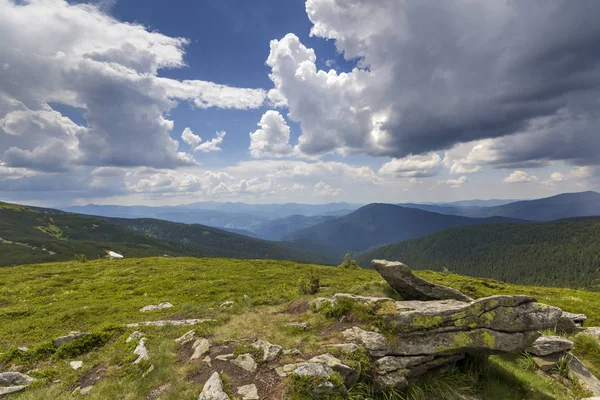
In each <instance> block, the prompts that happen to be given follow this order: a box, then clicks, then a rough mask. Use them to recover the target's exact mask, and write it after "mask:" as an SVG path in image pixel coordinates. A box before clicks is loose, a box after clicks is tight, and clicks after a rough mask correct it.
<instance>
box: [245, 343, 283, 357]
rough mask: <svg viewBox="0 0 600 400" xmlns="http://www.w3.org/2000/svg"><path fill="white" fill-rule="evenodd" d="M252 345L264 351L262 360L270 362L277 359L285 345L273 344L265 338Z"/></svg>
mask: <svg viewBox="0 0 600 400" xmlns="http://www.w3.org/2000/svg"><path fill="white" fill-rule="evenodd" d="M252 347H255V348H257V349H261V350H262V351H263V358H262V361H265V362H268V361H273V360H274V359H276V358H277V357H278V356H279V355H280V354H281V352H282V350H283V347H281V346H279V345H277V344H271V343H269V342H267V341H265V340H257V341H256V342H254V343H252Z"/></svg>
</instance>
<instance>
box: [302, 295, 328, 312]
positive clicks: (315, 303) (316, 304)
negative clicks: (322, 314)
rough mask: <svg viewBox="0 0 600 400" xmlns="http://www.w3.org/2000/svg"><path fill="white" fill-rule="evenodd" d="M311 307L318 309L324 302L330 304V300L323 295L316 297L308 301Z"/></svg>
mask: <svg viewBox="0 0 600 400" xmlns="http://www.w3.org/2000/svg"><path fill="white" fill-rule="evenodd" d="M308 304H309V305H310V306H311V307H312V308H314V309H316V310H320V309H321V308H322V307H323V306H324V305H325V304H331V300H330V299H327V298H325V297H317V298H316V299H314V300H312V301H310V302H309V303H308Z"/></svg>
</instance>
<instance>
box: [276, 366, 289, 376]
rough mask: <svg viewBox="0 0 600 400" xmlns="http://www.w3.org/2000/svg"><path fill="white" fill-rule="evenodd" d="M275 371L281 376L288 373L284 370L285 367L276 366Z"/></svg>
mask: <svg viewBox="0 0 600 400" xmlns="http://www.w3.org/2000/svg"><path fill="white" fill-rule="evenodd" d="M275 373H276V374H277V375H278V376H279V377H280V378H285V377H286V376H287V374H286V373H285V371H284V370H283V367H277V368H275Z"/></svg>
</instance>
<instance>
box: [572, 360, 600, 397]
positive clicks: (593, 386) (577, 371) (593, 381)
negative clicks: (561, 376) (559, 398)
mask: <svg viewBox="0 0 600 400" xmlns="http://www.w3.org/2000/svg"><path fill="white" fill-rule="evenodd" d="M568 356H569V375H574V376H575V377H577V379H579V381H580V382H582V383H583V384H584V385H585V386H586V387H587V388H588V389H589V390H590V392H592V394H593V395H594V396H600V380H598V378H596V377H595V376H594V375H593V374H592V373H591V372H590V370H589V369H588V368H587V367H586V366H585V365H583V363H582V362H581V361H580V360H579V359H578V358H577V357H575V356H574V355H573V354H571V353H568Z"/></svg>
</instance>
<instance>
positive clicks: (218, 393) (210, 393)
mask: <svg viewBox="0 0 600 400" xmlns="http://www.w3.org/2000/svg"><path fill="white" fill-rule="evenodd" d="M198 400H229V396H227V393H225V391H224V390H223V382H222V381H221V377H220V376H219V373H218V372H215V373H213V374H212V375H211V377H210V378H209V379H208V381H206V383H205V384H204V387H203V388H202V393H200V396H199V397H198Z"/></svg>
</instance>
